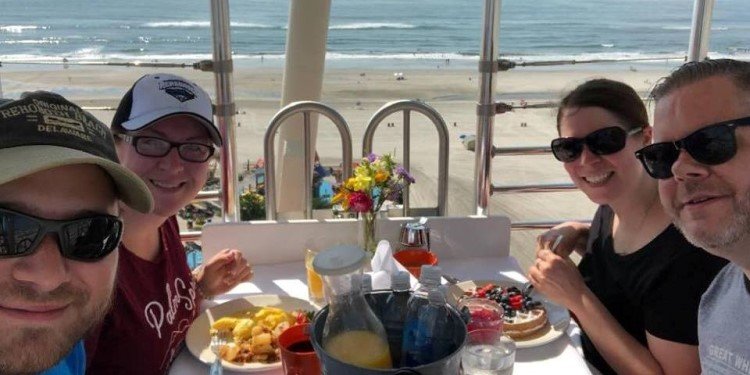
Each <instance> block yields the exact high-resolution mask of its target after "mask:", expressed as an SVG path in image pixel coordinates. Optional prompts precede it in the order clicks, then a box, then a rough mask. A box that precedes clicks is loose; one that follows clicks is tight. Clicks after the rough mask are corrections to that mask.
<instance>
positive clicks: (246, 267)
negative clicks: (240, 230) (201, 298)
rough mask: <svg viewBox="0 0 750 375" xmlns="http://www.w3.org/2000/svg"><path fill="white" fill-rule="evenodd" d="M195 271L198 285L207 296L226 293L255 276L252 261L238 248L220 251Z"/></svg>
mask: <svg viewBox="0 0 750 375" xmlns="http://www.w3.org/2000/svg"><path fill="white" fill-rule="evenodd" d="M194 272H195V279H196V281H197V282H198V287H199V288H200V289H201V292H203V294H204V295H205V296H206V297H213V296H215V295H218V294H223V293H226V292H228V291H230V290H231V289H232V288H234V287H235V286H237V284H239V283H241V282H243V281H248V280H250V278H252V276H253V269H252V267H251V266H250V263H248V261H247V260H245V257H244V256H242V253H240V251H239V250H237V249H224V250H221V251H219V253H218V254H216V255H215V256H213V257H212V258H211V259H209V260H208V261H207V262H206V263H205V264H204V265H203V266H201V267H199V268H198V269H197V270H196V271H194Z"/></svg>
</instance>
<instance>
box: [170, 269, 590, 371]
mask: <svg viewBox="0 0 750 375" xmlns="http://www.w3.org/2000/svg"><path fill="white" fill-rule="evenodd" d="M440 267H441V268H442V270H443V272H444V273H445V274H447V275H450V276H452V277H454V278H456V279H458V280H480V279H481V280H496V279H513V280H517V281H518V282H525V281H526V279H525V277H524V271H523V270H522V269H521V267H520V265H519V263H518V261H516V259H515V258H513V257H511V256H508V255H501V256H479V257H474V256H467V257H457V258H450V259H445V260H441V262H440ZM254 273H255V274H254V277H253V279H252V280H251V281H249V282H245V283H242V284H239V285H238V286H237V287H236V288H234V289H232V290H231V291H230V292H228V293H226V294H224V295H221V296H217V297H215V298H214V299H213V300H212V301H206V303H204V305H203V308H204V309H205V308H209V307H210V306H214V305H216V304H219V303H222V302H226V301H230V300H233V299H237V298H242V297H245V296H250V295H256V294H273V295H282V296H290V297H295V298H299V299H303V300H307V299H308V289H307V284H306V282H307V278H306V269H305V265H304V261H302V260H300V261H292V262H282V263H275V264H262V265H256V266H254ZM206 335H208V332H206ZM581 353H582V351H581V348H580V329H579V327H578V326H577V325H576V324H575V321H573V320H571V322H570V324H569V326H568V327H567V329H566V330H565V334H562V335H561V336H560V337H558V338H557V339H555V340H553V341H551V342H549V343H547V344H544V345H540V346H536V347H530V348H518V349H517V351H516V359H515V365H514V369H513V374H515V375H530V374H548V373H552V372H554V373H560V374H591V373H592V372H591V370H590V369H589V366H588V364H587V363H586V361H585V360H584V358H583V357H582V354H581ZM208 372H209V365H208V364H205V363H203V362H201V361H200V360H198V359H197V358H196V357H195V356H193V355H192V354H191V353H190V351H189V350H188V349H187V348H183V349H182V350H181V352H180V353H179V354H178V355H177V357H176V359H175V360H174V362H173V363H172V366H171V368H170V371H169V374H171V375H193V374H207V373H208ZM243 373H244V372H237V371H230V370H226V369H225V370H224V374H225V375H238V374H243ZM254 373H255V374H261V375H280V374H283V370H282V369H281V367H280V366H279V367H278V368H276V369H270V370H265V371H260V372H254Z"/></svg>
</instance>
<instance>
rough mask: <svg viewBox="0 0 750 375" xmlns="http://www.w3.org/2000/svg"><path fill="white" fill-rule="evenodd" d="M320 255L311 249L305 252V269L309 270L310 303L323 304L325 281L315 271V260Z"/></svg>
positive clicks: (308, 288)
mask: <svg viewBox="0 0 750 375" xmlns="http://www.w3.org/2000/svg"><path fill="white" fill-rule="evenodd" d="M316 255H318V252H317V251H313V250H310V249H307V250H305V268H306V269H307V290H308V297H309V299H310V302H314V303H322V302H323V301H324V298H323V279H321V278H320V275H318V274H317V273H316V272H315V270H313V265H312V264H313V259H314V258H315V256H316Z"/></svg>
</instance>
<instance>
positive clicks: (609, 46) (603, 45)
mask: <svg viewBox="0 0 750 375" xmlns="http://www.w3.org/2000/svg"><path fill="white" fill-rule="evenodd" d="M600 46H602V47H604V48H612V47H614V46H615V45H614V44H613V43H602V44H600Z"/></svg>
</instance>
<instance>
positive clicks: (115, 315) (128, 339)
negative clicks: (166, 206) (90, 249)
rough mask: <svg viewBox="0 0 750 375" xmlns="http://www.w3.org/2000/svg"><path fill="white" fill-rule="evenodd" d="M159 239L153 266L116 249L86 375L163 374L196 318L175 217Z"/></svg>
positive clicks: (195, 295)
mask: <svg viewBox="0 0 750 375" xmlns="http://www.w3.org/2000/svg"><path fill="white" fill-rule="evenodd" d="M159 233H160V236H161V251H160V253H159V255H158V257H157V258H156V259H155V260H154V261H153V262H151V261H147V260H144V259H141V258H139V257H137V256H136V255H135V254H133V253H131V252H130V251H129V250H128V249H127V248H126V247H125V245H120V249H119V251H120V263H119V266H118V271H117V272H118V273H117V285H116V287H115V294H114V302H113V305H112V310H111V311H110V312H109V313H108V314H107V316H106V318H105V319H104V321H103V323H102V324H101V325H100V326H99V327H98V328H97V329H95V330H94V331H93V332H92V334H91V335H90V336H89V337H88V338H87V339H86V357H87V358H88V359H89V367H88V370H87V374H94V375H97V374H106V375H117V374H123V375H125V374H127V375H133V374H139V375H150V374H164V373H166V372H167V370H168V369H169V366H170V364H171V363H172V360H173V359H174V358H175V357H176V356H177V354H178V353H179V351H180V349H181V347H182V343H183V341H184V340H185V335H186V334H187V330H188V327H190V324H191V323H192V322H193V320H194V319H195V317H196V316H197V314H198V313H199V312H200V308H199V307H200V297H199V295H198V293H197V290H196V288H195V283H194V282H193V281H192V278H191V273H190V269H189V268H188V266H187V260H186V256H185V249H184V247H183V245H182V242H181V241H180V233H179V229H178V227H177V220H176V219H175V218H174V216H173V217H171V218H169V220H167V221H166V222H165V223H164V225H162V226H161V227H160V228H159Z"/></svg>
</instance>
